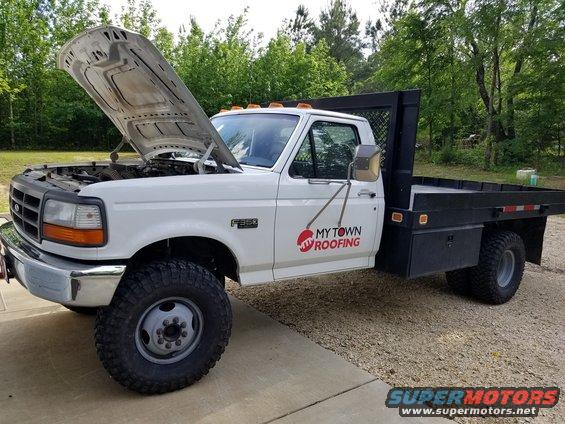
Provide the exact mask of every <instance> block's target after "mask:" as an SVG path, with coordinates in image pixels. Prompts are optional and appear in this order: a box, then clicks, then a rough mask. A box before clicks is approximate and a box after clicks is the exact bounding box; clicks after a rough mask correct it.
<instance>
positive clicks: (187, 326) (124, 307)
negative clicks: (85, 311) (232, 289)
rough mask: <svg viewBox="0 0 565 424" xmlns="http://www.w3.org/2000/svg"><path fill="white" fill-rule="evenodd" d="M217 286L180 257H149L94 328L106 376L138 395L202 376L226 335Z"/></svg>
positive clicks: (223, 297)
mask: <svg viewBox="0 0 565 424" xmlns="http://www.w3.org/2000/svg"><path fill="white" fill-rule="evenodd" d="M231 325H232V313H231V306H230V302H229V299H228V296H227V294H226V292H225V291H224V289H223V286H222V283H220V282H219V281H218V279H217V278H216V277H215V276H214V275H213V274H212V273H210V272H209V271H208V270H206V269H205V268H203V267H201V266H199V265H196V264H194V263H191V262H189V261H186V260H180V259H174V260H167V261H159V262H154V263H152V264H149V265H146V266H142V267H140V268H139V269H136V270H133V271H132V272H129V273H128V274H127V275H126V276H125V277H124V279H123V280H122V281H121V282H120V285H119V286H118V289H117V290H116V293H115V295H114V298H113V299H112V302H111V304H110V305H109V306H107V307H103V308H100V310H99V312H98V315H97V318H96V327H95V341H96V349H97V352H98V356H99V358H100V360H101V361H102V364H103V365H104V367H105V368H106V370H107V371H108V372H109V373H110V375H111V376H112V377H113V378H114V379H115V380H116V381H118V382H119V383H120V384H122V385H123V386H125V387H127V388H129V389H131V390H135V391H137V392H140V393H146V394H153V393H165V392H169V391H173V390H178V389H181V388H183V387H186V386H189V385H191V384H193V383H194V382H196V381H198V380H199V379H200V378H202V377H203V376H204V375H205V374H207V373H208V371H209V370H210V368H212V367H213V366H214V365H215V364H216V362H217V361H218V360H219V359H220V356H221V355H222V353H223V352H224V350H225V348H226V346H227V344H228V340H229V337H230V333H231Z"/></svg>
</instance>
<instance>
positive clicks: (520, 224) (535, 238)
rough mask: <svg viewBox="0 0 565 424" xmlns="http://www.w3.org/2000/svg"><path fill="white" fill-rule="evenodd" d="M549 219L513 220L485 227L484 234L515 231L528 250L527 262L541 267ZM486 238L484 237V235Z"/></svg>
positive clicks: (489, 224) (493, 223) (543, 217)
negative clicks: (546, 225)
mask: <svg viewBox="0 0 565 424" xmlns="http://www.w3.org/2000/svg"><path fill="white" fill-rule="evenodd" d="M546 222H547V217H545V216H542V217H539V218H527V219H513V220H508V221H499V222H492V223H488V224H486V225H485V231H484V233H483V234H488V233H492V232H495V231H513V232H515V233H516V234H518V235H519V236H520V238H521V239H522V241H523V242H524V247H525V248H526V261H528V262H531V263H534V264H537V265H540V264H541V254H542V251H543V235H544V233H545V224H546ZM483 237H484V235H483Z"/></svg>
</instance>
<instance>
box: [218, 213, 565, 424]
mask: <svg viewBox="0 0 565 424" xmlns="http://www.w3.org/2000/svg"><path fill="white" fill-rule="evenodd" d="M563 246H565V220H564V219H562V218H550V219H549V222H548V228H547V231H546V248H545V252H544V258H543V263H542V266H541V267H538V266H534V265H528V266H527V269H526V273H525V275H524V280H523V282H522V286H521V287H520V290H519V291H518V293H517V294H516V296H515V298H514V299H513V300H512V301H510V302H509V303H507V304H505V305H500V306H490V305H484V304H481V303H477V302H475V301H474V300H472V299H468V298H463V297H459V296H457V295H455V294H453V293H452V292H451V291H450V290H449V289H448V287H447V285H446V283H445V280H444V277H443V276H434V277H426V278H420V279H417V280H413V281H405V280H402V279H400V278H396V277H392V276H389V275H385V274H382V273H376V272H374V271H371V270H366V271H359V272H350V273H344V274H338V275H333V276H325V277H317V278H308V279H301V280H293V281H288V282H284V283H279V284H276V285H271V286H263V287H253V288H245V289H241V288H238V287H237V286H236V285H235V284H233V283H230V284H229V285H228V286H229V290H230V292H231V293H233V294H234V295H235V296H236V297H238V298H240V299H242V300H243V301H245V302H246V303H248V304H250V305H252V306H253V307H255V308H257V309H259V310H261V311H263V312H265V313H266V314H268V315H270V316H271V317H273V318H275V319H277V320H278V321H280V322H282V323H284V324H286V325H288V326H289V327H291V328H293V329H295V330H296V331H298V332H299V333H302V334H304V335H305V336H307V337H308V338H310V339H312V340H314V341H315V342H316V343H318V344H320V345H321V346H323V347H325V348H327V349H330V350H332V351H334V352H336V353H337V354H338V355H340V356H342V357H344V358H345V359H347V360H348V361H350V362H352V363H353V364H355V365H357V366H359V367H361V368H363V369H365V370H366V371H368V372H370V373H372V374H373V375H375V376H377V377H379V378H381V379H382V380H384V381H386V382H387V383H389V384H391V385H395V386H404V385H415V386H427V385H431V386H446V385H456V386H463V385H471V386H481V385H503V386H510V385H526V386H544V385H556V386H562V385H563V383H564V382H565V360H564V358H565V352H564V350H565V349H564V348H565V314H564V310H563V304H564V301H565V259H564V254H563ZM541 415H542V416H541V417H540V418H538V419H537V420H536V422H540V421H544V422H552V423H558V422H563V416H564V408H563V402H560V404H558V405H557V407H556V408H554V409H552V410H548V411H543V412H542V414H541ZM457 421H462V422H485V420H484V419H481V420H476V421H475V420H470V419H457ZM488 421H491V420H488ZM492 421H496V422H523V421H524V420H520V421H516V420H515V419H505V420H494V419H493V420H492Z"/></svg>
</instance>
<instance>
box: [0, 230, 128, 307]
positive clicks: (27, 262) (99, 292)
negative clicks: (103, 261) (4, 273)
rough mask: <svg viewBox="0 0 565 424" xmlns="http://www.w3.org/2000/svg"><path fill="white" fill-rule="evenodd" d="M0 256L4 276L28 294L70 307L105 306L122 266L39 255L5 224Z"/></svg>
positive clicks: (2, 232) (37, 251)
mask: <svg viewBox="0 0 565 424" xmlns="http://www.w3.org/2000/svg"><path fill="white" fill-rule="evenodd" d="M0 255H2V256H3V257H4V259H5V261H6V264H7V268H8V275H12V276H13V277H14V278H16V279H17V280H18V281H19V282H20V284H21V285H22V286H24V287H25V288H26V289H27V290H28V291H29V292H30V293H31V294H33V295H35V296H37V297H41V298H42V299H47V300H50V301H52V302H57V303H61V304H65V305H72V306H105V305H109V304H110V301H111V300H112V297H113V296H114V292H115V291H116V287H118V283H119V282H120V279H121V278H122V275H123V274H124V272H125V270H126V266H125V265H95V264H94V265H93V264H85V263H82V262H78V261H74V260H68V259H64V258H61V257H58V256H55V255H51V254H49V253H46V252H43V251H41V250H39V249H38V248H36V247H35V246H33V245H31V244H30V243H29V242H27V241H26V240H25V239H24V238H23V237H22V236H21V235H20V234H19V233H18V232H17V231H16V229H15V228H14V224H13V223H11V222H8V223H6V224H4V225H2V226H0Z"/></svg>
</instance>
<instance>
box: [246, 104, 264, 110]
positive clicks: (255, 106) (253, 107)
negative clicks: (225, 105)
mask: <svg viewBox="0 0 565 424" xmlns="http://www.w3.org/2000/svg"><path fill="white" fill-rule="evenodd" d="M247 109H261V106H259V105H256V104H255V103H249V104H248V105H247Z"/></svg>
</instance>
